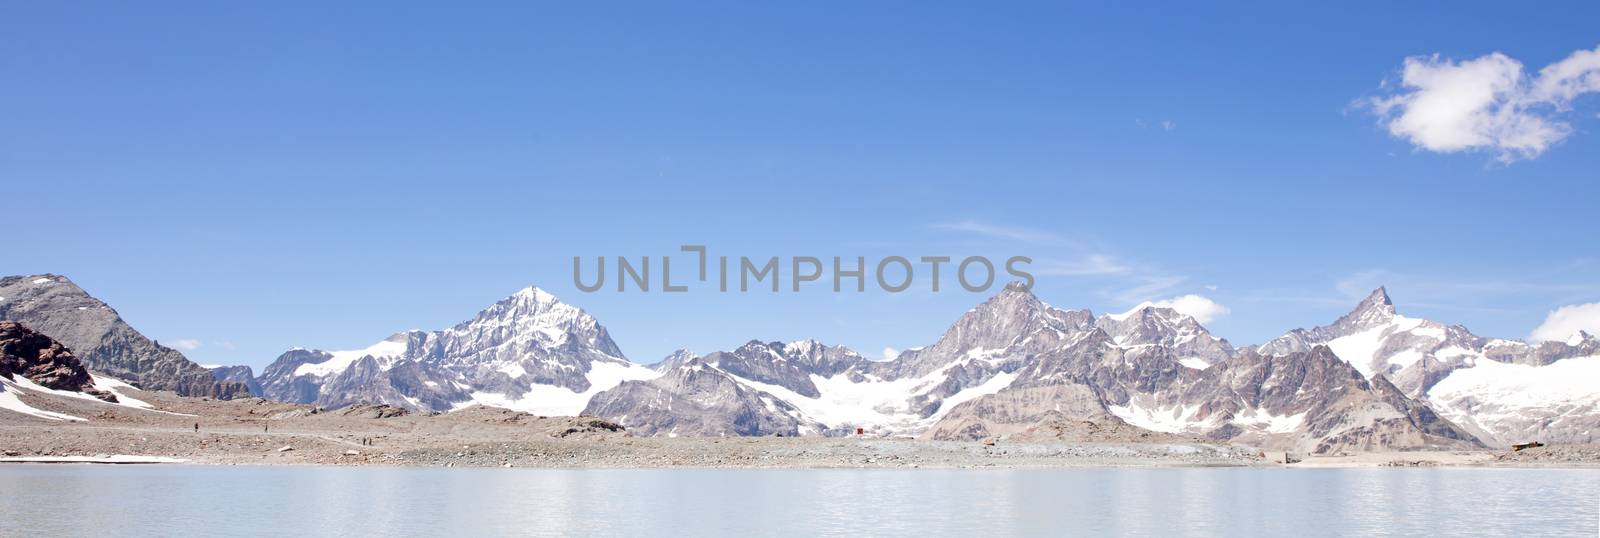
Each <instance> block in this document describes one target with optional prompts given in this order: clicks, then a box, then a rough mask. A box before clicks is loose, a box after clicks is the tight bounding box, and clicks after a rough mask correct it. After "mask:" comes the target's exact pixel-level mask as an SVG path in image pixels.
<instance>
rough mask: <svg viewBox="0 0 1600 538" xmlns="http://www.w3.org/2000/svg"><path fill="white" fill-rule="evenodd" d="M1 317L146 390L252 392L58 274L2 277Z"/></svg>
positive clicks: (191, 393) (202, 393) (204, 393)
mask: <svg viewBox="0 0 1600 538" xmlns="http://www.w3.org/2000/svg"><path fill="white" fill-rule="evenodd" d="M0 297H3V298H4V299H3V300H0V320H5V321H15V322H18V323H22V324H23V325H26V326H28V327H29V328H31V329H33V330H35V331H38V332H40V333H42V334H44V335H47V336H49V337H50V338H53V339H55V340H56V341H58V342H60V343H61V344H62V345H63V346H66V347H67V348H68V349H71V350H72V351H73V354H74V355H75V356H77V357H78V360H79V361H81V362H82V363H83V365H84V366H85V367H87V368H89V369H91V370H95V371H97V372H104V373H106V374H109V375H111V376H113V377H116V378H118V379H122V380H125V381H127V382H129V383H131V384H133V385H135V386H137V387H139V388H141V389H144V390H170V391H174V392H177V393H178V394H180V395H184V396H210V397H214V398H223V399H227V398H234V397H241V396H248V395H249V388H248V387H246V386H245V384H243V383H236V382H220V381H217V379H216V378H215V377H213V376H212V375H211V372H210V371H207V370H206V369H205V368H204V367H201V366H200V365H198V364H195V363H193V362H190V361H189V359H187V358H185V357H184V356H183V354H182V353H179V352H178V351H177V350H175V349H172V348H169V347H166V346H162V345H161V344H159V343H157V342H154V341H152V340H150V339H149V338H145V336H144V335H142V334H139V331H136V330H134V329H133V327H130V326H128V324H127V323H126V322H124V321H123V320H122V317H121V316H119V315H118V314H117V312H116V310H113V309H112V308H111V307H110V306H108V305H106V304H105V303H103V302H101V301H100V300H99V299H96V298H94V297H93V296H90V295H89V294H88V293H87V292H85V291H83V289H82V288H79V287H78V286H77V285H76V284H73V283H72V281H71V280H68V279H67V278H66V277H63V276H60V275H51V274H45V275H31V276H8V277H4V278H0Z"/></svg>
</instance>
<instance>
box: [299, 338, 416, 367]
mask: <svg viewBox="0 0 1600 538" xmlns="http://www.w3.org/2000/svg"><path fill="white" fill-rule="evenodd" d="M328 354H329V355H331V357H329V358H328V360H326V361H322V362H308V363H305V364H302V365H300V366H299V367H297V368H295V369H294V375H297V376H301V375H310V376H318V377H321V376H328V375H335V374H338V373H340V372H343V371H345V369H347V368H349V367H350V365H351V364H355V362H356V361H358V360H361V359H362V358H363V357H372V358H375V359H380V360H392V359H395V358H398V357H401V356H404V355H405V354H406V339H405V336H404V334H403V333H402V334H399V335H395V336H392V337H389V339H388V340H384V341H382V342H378V343H376V344H373V345H371V346H367V348H366V349H356V350H351V351H329V352H328Z"/></svg>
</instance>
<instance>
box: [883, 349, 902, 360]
mask: <svg viewBox="0 0 1600 538" xmlns="http://www.w3.org/2000/svg"><path fill="white" fill-rule="evenodd" d="M899 356H900V350H898V349H895V348H892V347H887V346H885V347H884V348H883V360H886V361H892V360H894V359H895V357H899Z"/></svg>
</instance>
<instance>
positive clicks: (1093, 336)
mask: <svg viewBox="0 0 1600 538" xmlns="http://www.w3.org/2000/svg"><path fill="white" fill-rule="evenodd" d="M40 279H45V280H48V282H39V280H40ZM22 283H29V284H22ZM28 286H35V287H42V288H44V289H43V290H39V289H31V290H30V289H28ZM57 286H59V288H57ZM68 286H70V283H69V282H68V281H67V280H66V279H65V278H61V277H56V276H54V275H48V276H39V277H7V278H6V279H4V280H0V290H4V291H0V297H4V299H0V319H13V318H12V316H15V317H19V318H25V319H19V320H18V321H22V322H23V323H24V324H29V322H30V320H31V321H33V322H35V323H37V322H41V321H42V322H44V323H42V325H44V326H45V328H43V329H37V330H39V331H40V332H41V333H45V334H51V332H52V331H54V332H55V333H59V334H62V335H65V336H67V337H66V338H63V337H61V336H57V335H56V334H51V336H52V337H55V338H57V339H58V340H61V341H62V342H63V343H64V344H68V347H69V348H71V349H74V350H76V349H77V348H73V347H72V346H71V344H70V343H69V342H70V341H72V338H73V337H74V335H75V331H73V330H67V329H64V328H63V322H61V321H60V320H61V319H64V318H65V319H70V318H71V312H74V311H75V312H83V311H85V310H79V309H78V307H80V306H84V307H88V308H93V307H94V305H100V306H103V303H99V302H98V301H95V300H93V299H92V298H88V296H87V294H83V293H82V292H81V290H77V288H76V286H71V287H70V288H69V287H68ZM19 290H20V291H21V293H19ZM73 290H76V293H66V292H71V291H73ZM80 295H81V297H80ZM13 297H24V298H27V300H28V302H26V303H21V302H19V303H18V304H26V305H30V306H28V308H23V309H18V308H16V307H15V306H12V307H10V308H8V305H9V304H11V301H13ZM41 297H56V298H55V299H52V300H49V301H42V300H41V299H40V298H41ZM60 297H72V298H73V300H71V301H68V300H64V299H61V298H60ZM91 301H92V303H91ZM52 305H53V306H52ZM63 308H64V309H67V310H69V312H66V313H65V314H63V313H62V312H57V311H56V310H60V309H63ZM104 310H105V311H109V310H110V309H109V307H104ZM110 314H111V316H112V317H114V316H115V313H114V312H111V313H110ZM80 315H82V314H80ZM120 323H121V322H120V318H117V319H116V322H115V323H106V322H101V323H100V324H99V325H97V327H98V326H108V325H109V326H113V329H116V328H120V327H125V326H126V324H121V325H120V326H119V325H117V324H120ZM30 326H31V325H30ZM65 326H66V327H71V326H72V325H71V323H70V322H66V323H65ZM126 330H127V331H131V329H126ZM80 332H81V331H80ZM113 332H114V331H113ZM132 334H134V335H136V334H137V333H132ZM138 338H143V337H142V336H140V337H138ZM82 340H83V339H81V338H80V339H79V341H82ZM150 345H151V346H152V348H153V347H155V344H154V343H153V342H151V343H150ZM103 348H104V346H96V347H92V348H91V349H94V350H102V352H103V351H104V350H103ZM115 349H116V348H115V347H112V348H111V350H115ZM160 349H166V348H160ZM167 351H171V350H167ZM172 354H176V352H175V351H172V352H171V353H170V354H166V353H162V354H160V357H162V358H163V359H164V360H162V361H151V362H150V364H153V365H162V366H163V367H165V366H166V365H169V364H171V363H172V362H173V361H172V360H171V355H172ZM110 356H111V357H120V356H119V355H115V354H111V355H110ZM177 357H178V358H179V359H181V354H178V355H177ZM145 360H148V359H145ZM183 362H184V363H187V360H186V359H185V360H183ZM84 364H85V365H86V366H89V367H90V368H91V369H97V370H106V368H105V367H103V366H99V365H106V366H110V367H112V368H120V370H118V371H117V372H118V375H117V377H122V378H125V379H129V380H130V381H133V382H134V383H135V384H136V385H139V386H141V387H145V388H156V389H167V390H179V388H182V387H191V389H190V390H191V392H193V389H192V387H199V386H202V385H203V384H200V383H198V382H196V381H194V380H193V376H192V374H190V373H189V372H192V371H193V369H194V368H199V367H198V366H197V365H196V366H194V368H188V367H183V368H177V369H173V368H168V369H166V370H163V369H159V368H158V369H153V370H141V368H140V367H139V365H140V364H141V363H140V362H138V361H137V360H135V361H133V362H128V361H127V360H125V359H123V360H120V362H119V360H111V359H102V361H101V362H98V363H97V362H95V361H91V360H84ZM188 364H192V363H188ZM200 371H201V372H205V373H206V375H207V376H208V377H207V378H206V379H207V380H209V386H215V387H229V388H228V389H226V390H223V389H220V388H219V389H210V391H211V392H212V395H217V394H216V392H219V391H220V392H226V393H230V394H241V393H242V391H245V390H248V391H251V392H254V393H258V394H260V395H263V396H265V397H268V398H271V399H275V400H280V401H286V402H296V403H312V404H316V405H319V406H324V407H341V406H347V405H352V404H358V403H371V404H387V405H393V406H398V407H404V408H408V409H412V410H417V411H429V412H450V411H454V410H459V409H462V408H465V407H469V406H473V405H484V406H492V407H502V408H508V409H513V410H519V411H526V412H531V413H535V414H544V415H576V414H585V415H595V416H601V417H606V418H609V419H612V420H615V421H617V422H619V423H621V424H623V425H624V426H626V427H627V428H628V429H629V430H630V431H633V432H634V433H635V434H639V435H665V436H680V435H681V436H719V435H743V436H765V435H784V436H798V435H830V436H838V435H848V434H852V433H855V432H858V431H859V432H862V433H869V434H872V435H883V436H905V437H919V438H924V439H939V440H957V439H960V440H972V439H985V438H994V437H1005V438H1021V439H1040V440H1063V441H1096V440H1127V439H1206V440H1212V441H1218V442H1232V443H1241V444H1250V445H1253V446H1262V447H1271V448H1280V449H1289V450H1296V451H1303V452H1309V453H1322V454H1326V453H1341V452H1352V451H1361V450H1370V449H1379V448H1382V449H1454V448H1472V447H1481V446H1504V445H1508V444H1511V443H1516V442H1523V441H1528V440H1541V441H1545V442H1560V443H1567V442H1591V441H1592V439H1593V433H1592V432H1593V431H1594V430H1595V427H1596V426H1600V424H1597V423H1600V408H1597V405H1600V393H1597V392H1596V391H1593V390H1592V388H1590V387H1593V386H1595V382H1596V381H1597V380H1600V339H1596V338H1595V337H1593V336H1591V335H1589V334H1586V333H1578V334H1575V335H1573V336H1572V337H1571V338H1570V339H1568V340H1566V341H1563V342H1541V343H1527V342H1521V341H1514V340H1504V339H1493V338H1483V337H1479V336H1476V335H1473V334H1472V333H1471V332H1470V331H1468V330H1467V329H1466V328H1464V327H1461V326H1459V325H1444V324H1442V323H1438V322H1435V321H1431V320H1424V319H1419V318H1411V317H1406V316H1403V315H1401V314H1400V313H1399V312H1397V310H1396V308H1395V306H1394V303H1393V301H1392V300H1391V299H1390V297H1389V295H1388V293H1387V291H1386V290H1384V289H1383V288H1379V289H1377V290H1374V291H1373V292H1372V294H1371V295H1370V296H1369V297H1367V298H1366V299H1365V300H1363V301H1361V302H1360V303H1359V304H1358V305H1356V307H1355V308H1354V310H1352V311H1351V312H1350V313H1349V314H1346V315H1345V316H1343V317H1341V318H1339V319H1338V320H1336V321H1334V322H1333V323H1332V324H1329V325H1326V326H1321V327H1314V328H1309V329H1294V330H1291V331H1289V332H1287V333H1286V334H1284V335H1283V336H1281V337H1279V338H1276V339H1273V340H1271V341H1268V342H1266V343H1263V344H1260V345H1254V346H1243V347H1239V346H1235V345H1233V344H1232V343H1230V342H1228V341H1227V340H1225V339H1222V338H1219V337H1217V336H1215V335H1212V334H1211V333H1210V332H1209V331H1208V330H1207V329H1206V328H1205V327H1204V326H1203V325H1201V324H1200V323H1199V322H1198V321H1196V320H1195V319H1194V318H1192V317H1190V316H1187V315H1184V314H1182V313H1179V312H1177V311H1176V310H1173V309H1170V308H1162V307H1157V306H1141V307H1139V308H1135V309H1134V310H1132V311H1129V312H1123V313H1116V314H1099V315H1096V314H1094V313H1092V312H1090V311H1088V310H1083V309H1063V308H1057V307H1055V306H1051V305H1049V304H1047V303H1045V302H1044V301H1042V300H1041V299H1039V298H1038V297H1036V296H1035V295H1034V294H1033V293H1032V292H1031V291H1030V290H1028V289H1027V288H1026V287H1024V286H1022V285H1020V284H1011V285H1008V286H1006V287H1005V288H1004V289H1003V290H1002V291H1001V292H1000V293H998V294H997V295H995V296H993V297H991V298H989V299H988V300H986V301H984V302H983V303H981V304H979V305H977V306H976V307H974V308H973V309H971V310H969V311H968V312H966V313H965V314H963V315H962V316H960V317H959V318H958V319H957V320H956V321H955V322H954V323H953V324H952V325H951V326H950V327H949V328H948V329H947V330H946V331H945V332H944V333H943V334H942V335H941V336H939V337H938V338H937V339H936V340H934V341H933V342H932V343H931V344H930V345H928V346H926V347H921V348H915V349H910V350H907V351H905V352H903V353H901V354H900V355H899V356H897V357H895V358H894V359H892V360H887V361H877V360H869V359H867V358H865V357H863V356H861V355H860V354H858V353H856V352H854V351H852V350H850V349H848V348H845V347H842V346H833V345H827V344H824V343H821V342H817V341H814V340H798V341H792V342H771V341H762V340H751V341H749V342H747V343H745V344H744V345H742V346H739V347H738V348H736V349H732V350H726V351H714V352H711V353H707V354H705V355H699V354H696V353H692V352H689V351H687V350H679V351H677V352H674V353H673V354H671V355H669V356H668V357H664V358H662V359H661V360H659V361H657V362H656V363H655V364H653V365H650V366H644V365H640V364H637V363H634V362H631V361H629V360H628V359H627V358H626V357H625V356H624V355H623V353H622V351H621V350H620V349H619V348H618V346H617V345H616V343H615V342H613V341H612V339H611V337H610V334H609V333H608V332H607V330H606V328H605V327H604V326H602V325H601V324H600V323H599V322H598V321H596V320H595V319H594V318H593V317H592V316H590V315H589V314H588V313H586V312H584V311H583V310H581V309H579V308H576V307H574V306H571V305H568V304H566V303H563V302H561V301H559V300H558V299H556V298H555V297H554V296H552V295H551V294H549V293H547V292H545V291H543V290H540V289H538V288H533V287H530V288H525V289H523V290H520V291H518V292H517V293H515V294H512V295H511V296H510V297H507V298H505V299H503V300H501V301H499V302H497V303H495V304H493V305H491V306H489V307H488V308H486V309H484V310H483V311H482V312H479V313H478V314H477V315H476V316H473V317H472V318H471V319H467V320H465V321H463V322H461V323H459V324H457V325H455V326H452V327H449V328H446V329H442V330H434V331H421V330H409V331H402V332H398V333H395V334H394V335H392V336H390V337H388V338H385V339H383V340H380V341H378V342H376V343H374V344H372V345H371V346H368V347H366V348H362V349H356V350H343V351H327V350H314V349H303V348H296V349H291V350H289V351H287V352H285V353H283V354H282V355H280V356H279V357H278V358H277V359H276V360H275V361H273V362H272V364H271V365H269V366H268V367H267V368H266V369H265V370H263V371H262V372H261V374H260V375H259V376H255V375H253V372H251V371H250V369H249V368H248V367H242V366H240V367H217V368H214V369H212V370H211V371H210V372H206V371H205V369H203V368H200ZM168 372H178V373H181V377H177V378H174V377H173V376H172V375H171V374H170V373H168ZM178 381H181V382H178ZM147 385H148V386H147ZM180 393H181V391H180ZM200 393H201V394H206V391H200Z"/></svg>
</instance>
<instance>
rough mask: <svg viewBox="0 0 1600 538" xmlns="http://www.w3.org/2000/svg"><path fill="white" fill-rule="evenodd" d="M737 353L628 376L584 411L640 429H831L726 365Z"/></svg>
mask: <svg viewBox="0 0 1600 538" xmlns="http://www.w3.org/2000/svg"><path fill="white" fill-rule="evenodd" d="M747 347H748V346H747ZM742 349H743V348H742ZM731 357H733V354H725V353H713V354H711V355H708V356H706V357H698V358H694V359H691V360H689V361H688V362H686V363H684V364H682V365H680V366H679V367H677V368H673V369H670V370H668V371H667V372H666V373H665V374H664V375H662V376H660V377H657V378H654V379H649V380H636V381H627V382H624V383H622V384H621V385H618V386H617V387H616V388H613V389H611V390H607V391H604V392H601V393H599V394H596V395H595V396H594V398H593V399H591V400H590V401H589V405H588V407H586V408H585V409H584V411H583V414H584V415H593V416H601V417H610V418H612V419H613V420H616V421H617V422H619V423H621V424H622V425H623V426H625V427H627V428H628V430H629V431H632V432H634V433H636V434H639V435H667V436H680V435H682V436H724V435H734V436H766V435H785V436H796V435H800V434H802V433H811V434H815V433H823V432H824V431H825V430H826V429H827V426H825V425H823V424H821V423H818V422H816V421H811V420H806V419H803V418H801V417H803V416H804V413H802V412H801V411H800V409H798V408H796V407H795V406H794V405H792V404H790V403H788V402H786V401H784V400H783V399H782V398H779V397H777V396H774V395H772V394H770V393H768V392H766V391H762V390H760V389H756V388H754V387H752V386H750V385H749V384H748V383H745V382H742V381H741V380H740V378H738V377H736V376H734V375H733V374H730V373H728V372H727V371H725V370H723V369H721V368H720V367H719V364H720V363H719V361H720V360H721V359H723V358H731Z"/></svg>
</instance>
